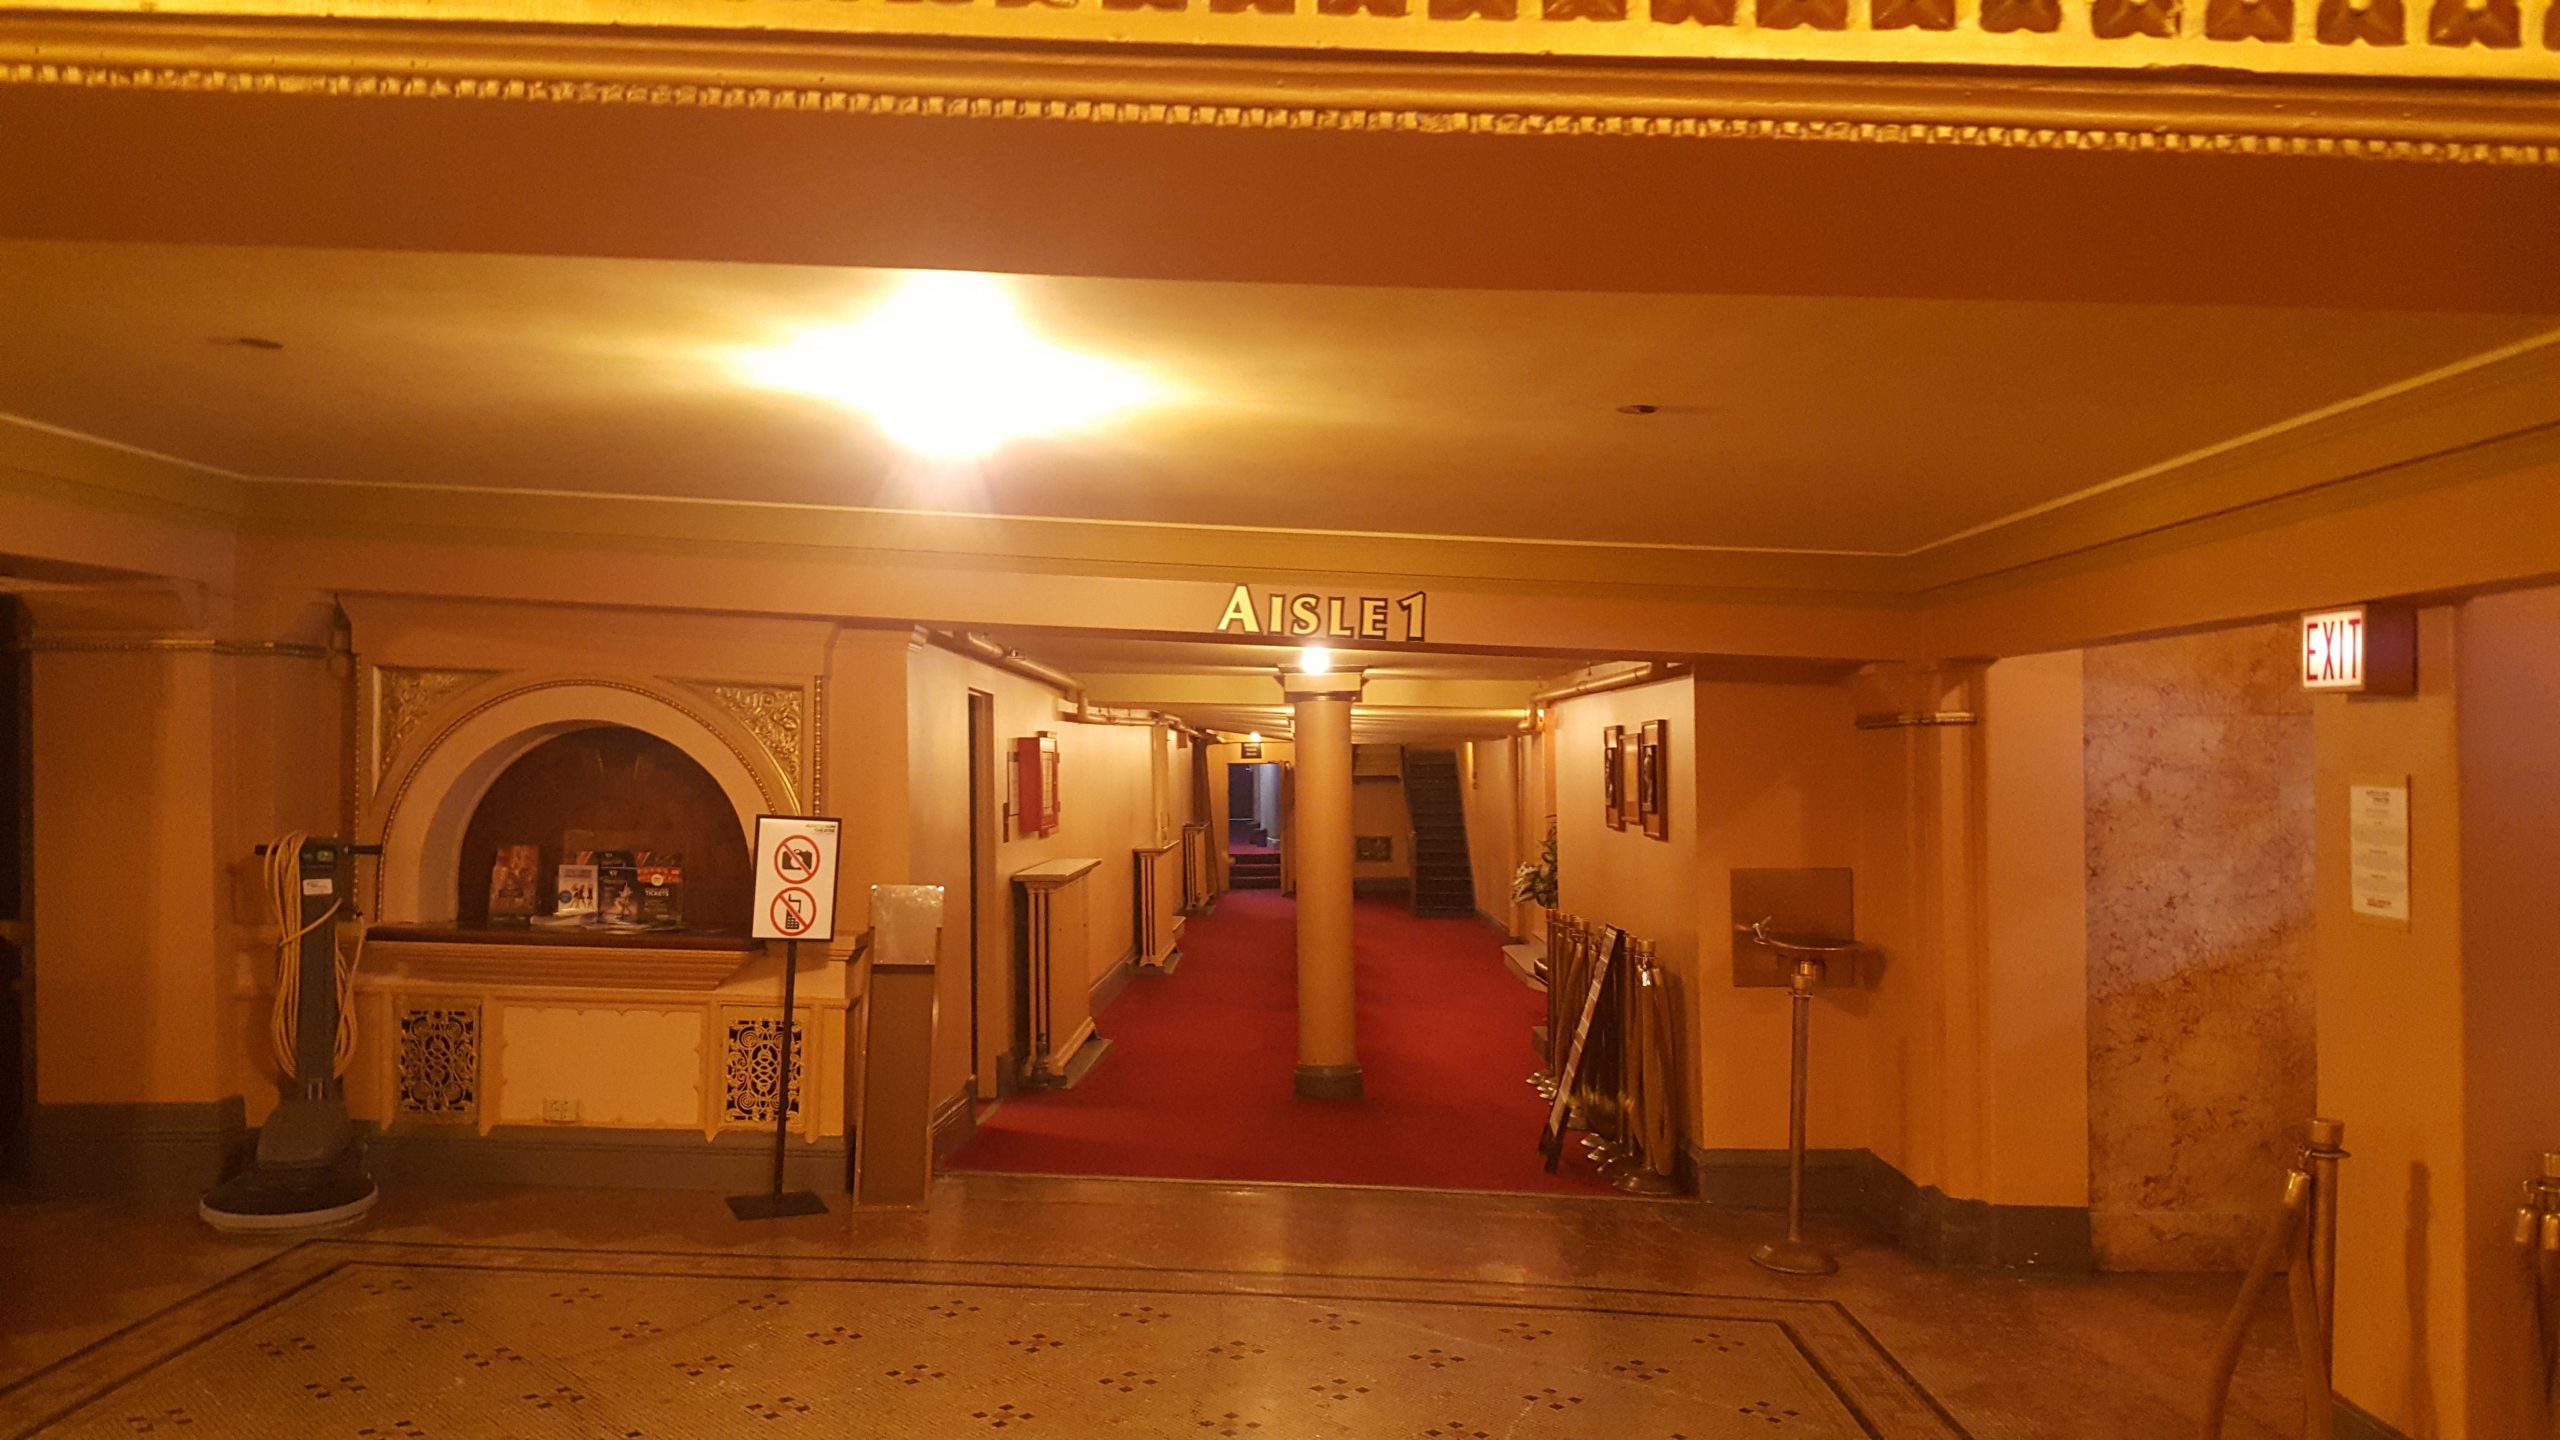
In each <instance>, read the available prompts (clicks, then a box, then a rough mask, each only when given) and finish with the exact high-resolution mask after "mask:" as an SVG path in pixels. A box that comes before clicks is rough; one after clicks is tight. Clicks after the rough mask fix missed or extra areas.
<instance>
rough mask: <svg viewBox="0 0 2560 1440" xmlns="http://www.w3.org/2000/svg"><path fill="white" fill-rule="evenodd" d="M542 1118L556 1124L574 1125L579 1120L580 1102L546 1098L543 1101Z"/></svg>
mask: <svg viewBox="0 0 2560 1440" xmlns="http://www.w3.org/2000/svg"><path fill="white" fill-rule="evenodd" d="M542 1118H543V1119H545V1120H549V1121H551V1122H553V1123H555V1124H560V1125H574V1124H576V1123H577V1122H578V1102H577V1101H575V1100H545V1101H543V1102H542Z"/></svg>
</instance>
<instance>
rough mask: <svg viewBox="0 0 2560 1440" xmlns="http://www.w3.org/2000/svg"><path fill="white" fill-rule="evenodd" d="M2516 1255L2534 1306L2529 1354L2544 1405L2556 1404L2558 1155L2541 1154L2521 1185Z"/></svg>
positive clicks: (2559, 1377) (2559, 1355)
mask: <svg viewBox="0 0 2560 1440" xmlns="http://www.w3.org/2000/svg"><path fill="white" fill-rule="evenodd" d="M2516 1250H2517V1252H2518V1253H2519V1254H2521V1255H2522V1256H2523V1257H2524V1263H2525V1278H2526V1282H2527V1285H2528V1287H2529V1288H2528V1293H2529V1294H2530V1295H2531V1297H2532V1304H2533V1336H2534V1346H2533V1353H2534V1357H2535V1359H2537V1360H2538V1361H2540V1362H2541V1366H2542V1398H2543V1403H2544V1404H2545V1405H2550V1404H2552V1403H2554V1402H2555V1400H2560V1152H2555V1151H2544V1152H2543V1156H2542V1169H2541V1172H2540V1173H2539V1174H2537V1175H2536V1176H2534V1178H2533V1179H2531V1180H2527V1181H2526V1182H2525V1183H2524V1204H2523V1205H2522V1206H2520V1207H2519V1208H2518V1209H2517V1210H2516Z"/></svg>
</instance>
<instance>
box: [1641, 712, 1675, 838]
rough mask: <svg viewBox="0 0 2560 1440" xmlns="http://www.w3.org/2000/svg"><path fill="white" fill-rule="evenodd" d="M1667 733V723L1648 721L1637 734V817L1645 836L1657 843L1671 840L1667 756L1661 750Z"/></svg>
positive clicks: (1667, 753)
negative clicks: (1642, 823)
mask: <svg viewBox="0 0 2560 1440" xmlns="http://www.w3.org/2000/svg"><path fill="white" fill-rule="evenodd" d="M1670 731H1671V725H1670V722H1669V721H1665V720H1647V721H1646V722H1644V725H1643V728H1641V729H1640V730H1638V731H1637V732H1636V734H1637V739H1636V814H1637V816H1638V818H1640V819H1641V820H1643V822H1644V833H1645V834H1647V835H1650V836H1652V837H1653V838H1654V839H1656V840H1668V839H1670V838H1671V806H1670V804H1669V801H1670V798H1671V796H1670V788H1669V786H1668V784H1667V782H1668V780H1669V779H1670V776H1669V773H1668V771H1667V769H1666V767H1667V766H1668V764H1669V763H1670V755H1669V752H1668V751H1667V750H1666V749H1665V748H1664V741H1665V740H1666V739H1667V737H1668V736H1669V734H1670Z"/></svg>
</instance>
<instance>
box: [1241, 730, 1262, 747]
mask: <svg viewBox="0 0 2560 1440" xmlns="http://www.w3.org/2000/svg"><path fill="white" fill-rule="evenodd" d="M1244 743H1246V744H1247V745H1259V744H1261V743H1262V732H1261V731H1259V730H1256V731H1254V732H1253V733H1252V734H1250V735H1247V736H1246V737H1244Z"/></svg>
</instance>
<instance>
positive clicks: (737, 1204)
mask: <svg viewBox="0 0 2560 1440" xmlns="http://www.w3.org/2000/svg"><path fill="white" fill-rule="evenodd" d="M729 1213H730V1214H732V1215H734V1216H736V1217H738V1218H739V1219H741V1220H785V1219H788V1218H790V1217H791V1216H794V1215H824V1214H826V1213H827V1202H826V1201H824V1200H821V1199H819V1198H818V1197H817V1195H816V1194H815V1193H813V1192H811V1191H807V1190H790V1191H785V1192H784V1193H782V1194H780V1195H732V1196H730V1197H729Z"/></svg>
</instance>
